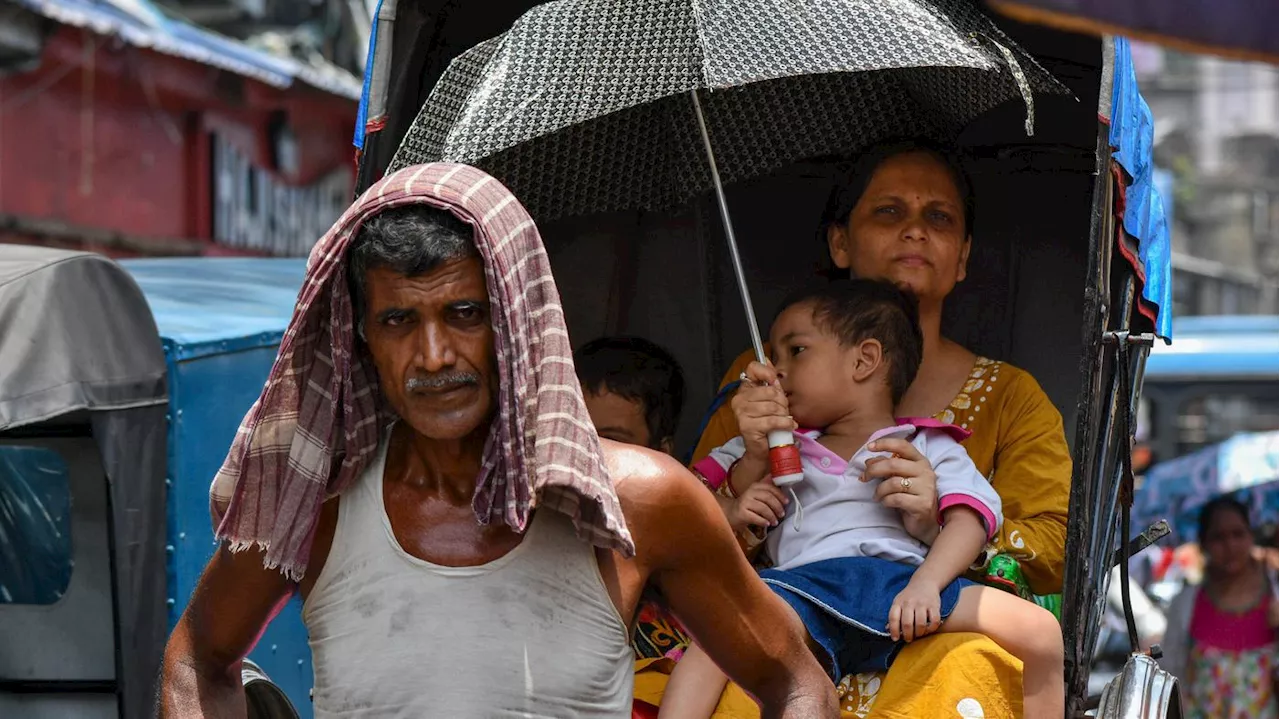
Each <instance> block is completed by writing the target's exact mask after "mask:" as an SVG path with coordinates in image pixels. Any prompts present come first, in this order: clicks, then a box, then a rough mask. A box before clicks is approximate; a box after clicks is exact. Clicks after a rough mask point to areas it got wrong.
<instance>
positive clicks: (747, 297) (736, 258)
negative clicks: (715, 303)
mask: <svg viewBox="0 0 1280 719" xmlns="http://www.w3.org/2000/svg"><path fill="white" fill-rule="evenodd" d="M689 95H690V96H691V97H692V98H693V112H694V114H695V115H697V117H698V130H699V131H701V133H702V147H703V149H705V150H706V151H707V164H708V165H710V166H711V181H712V183H713V184H714V185H715V188H716V201H717V202H718V203H719V205H720V220H721V221H722V222H723V223H724V235H725V239H727V240H728V241H729V257H730V259H731V260H732V264H733V274H734V276H736V277H737V278H738V291H739V292H741V293H742V308H743V309H744V310H746V312H747V329H748V330H749V331H750V332H751V346H752V347H753V348H754V349H755V351H756V361H757V362H759V363H761V364H764V362H765V356H764V343H763V342H761V341H760V327H759V325H757V324H756V311H755V308H754V307H752V305H751V292H749V291H748V290H747V276H746V273H744V272H743V271H742V256H741V255H739V254H738V240H737V238H735V237H734V235H733V220H732V219H730V217H729V202H728V201H727V200H726V199H725V196H724V185H722V184H721V183H720V170H719V169H718V168H717V167H716V154H715V152H714V151H712V149H711V136H710V135H708V134H707V120H706V118H705V117H703V116H702V103H701V102H700V101H699V100H698V91H697V90H690V91H689Z"/></svg>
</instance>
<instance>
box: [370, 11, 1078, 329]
mask: <svg viewBox="0 0 1280 719" xmlns="http://www.w3.org/2000/svg"><path fill="white" fill-rule="evenodd" d="M1046 92H1047V93H1066V92H1067V91H1066V89H1065V88H1064V87H1063V86H1062V85H1061V84H1060V83H1058V82H1057V81H1056V80H1055V79H1054V78H1053V77H1052V76H1051V75H1050V74H1049V73H1048V72H1047V71H1045V70H1044V69H1043V68H1042V67H1040V66H1039V65H1038V64H1037V63H1036V62H1035V61H1034V60H1033V59H1032V58H1031V57H1030V56H1029V55H1027V54H1026V53H1025V52H1024V51H1022V50H1021V49H1020V48H1018V47H1017V46H1016V45H1015V44H1014V43H1013V41H1012V40H1010V39H1009V38H1008V37H1007V36H1005V35H1004V34H1003V33H1002V32H1001V31H1000V30H999V29H997V28H996V27H995V25H993V24H992V23H991V22H990V21H989V20H988V19H987V18H986V17H985V16H984V15H983V14H982V13H981V11H980V10H979V9H977V8H976V7H975V6H974V4H973V3H972V2H969V1H967V0H603V1H602V0H559V1H558V2H551V3H547V4H545V5H540V6H538V7H535V8H533V9H532V10H530V11H528V12H527V13H525V14H524V15H523V16H522V17H521V18H520V19H519V20H517V21H516V23H515V24H514V25H513V26H512V27H511V29H510V30H509V31H507V32H506V33H504V34H502V35H499V36H498V37H495V38H493V39H491V40H488V41H486V42H483V43H481V44H479V45H477V46H475V47H473V48H472V49H471V50H469V51H467V52H466V53H464V54H462V55H460V56H458V57H457V58H456V59H455V60H454V61H453V62H452V63H451V64H450V66H449V68H448V70H446V71H445V73H444V74H443V76H442V77H441V78H440V80H439V82H438V83H437V84H436V86H435V88H434V90H433V91H432V93H431V95H430V97H429V98H428V100H427V102H426V103H425V105H424V106H423V108H422V111H421V112H420V113H419V115H418V117H417V119H416V120H415V121H414V123H413V125H412V127H411V128H410V129H409V131H408V134H407V135H406V137H405V139H404V141H403V142H402V144H401V146H400V148H399V150H398V152H397V154H396V156H395V158H394V159H393V160H392V163H391V168H390V169H391V170H392V171H394V170H396V169H398V168H401V167H405V166H408V165H412V164H417V163H421V162H433V161H453V162H465V163H468V164H472V165H476V166H479V167H481V168H483V169H485V170H486V171H488V172H490V173H491V174H493V175H494V176H495V177H497V178H498V179H500V180H501V181H502V182H503V183H504V184H506V185H507V186H508V187H510V188H511V189H512V191H513V192H514V193H515V194H516V196H518V197H520V199H521V201H522V202H523V203H524V204H525V205H526V207H528V209H529V210H530V212H531V213H532V214H533V216H534V217H535V218H537V219H538V220H549V219H552V218H556V217H563V216H570V215H581V214H587V213H591V212H600V211H610V210H619V209H627V208H649V209H653V208H661V207H669V206H672V205H677V204H679V203H681V202H684V201H686V200H688V199H689V198H691V197H693V196H696V195H698V194H701V193H703V192H705V191H707V190H709V189H713V188H714V189H715V190H716V191H717V196H718V198H719V199H720V203H721V211H722V215H723V218H724V221H725V229H726V233H727V235H728V239H729V244H730V249H731V255H732V256H733V259H734V266H735V271H736V272H737V273H738V279H739V286H740V288H741V289H742V294H743V300H744V303H745V304H746V305H747V310H748V311H747V316H748V318H749V325H750V328H751V331H752V334H753V337H752V339H753V341H754V343H755V346H756V349H757V354H761V351H760V348H761V343H760V339H759V331H758V329H757V328H756V327H755V320H754V313H753V312H751V311H750V296H749V294H748V292H747V290H746V283H745V278H744V277H743V276H742V270H741V263H740V262H739V261H738V258H737V247H736V243H735V242H734V240H733V230H732V223H731V222H730V216H729V211H728V207H727V206H726V205H725V203H724V199H723V191H722V182H724V183H727V182H733V181H735V180H742V179H746V178H750V177H755V176H759V175H763V174H767V173H769V172H772V171H774V170H776V169H778V168H781V167H784V166H786V165H789V164H791V163H794V162H796V161H797V160H801V159H806V158H812V157H821V156H827V155H839V154H845V153H852V152H856V151H857V150H858V149H860V148H862V147H865V146H866V145H868V144H869V143H873V142H876V141H878V140H882V139H886V138H889V137H898V136H926V137H935V138H939V139H948V138H952V137H955V136H956V135H957V134H958V133H959V131H960V130H961V129H962V128H964V126H965V125H966V124H968V123H969V122H970V121H971V120H973V119H974V118H975V117H977V116H978V115H980V114H982V113H983V112H986V111H987V110H990V109H992V108H994V107H995V106H997V105H999V104H1001V103H1003V102H1005V101H1008V100H1019V99H1020V100H1021V101H1022V102H1023V103H1025V106H1026V112H1027V120H1026V129H1027V132H1028V134H1030V133H1031V131H1032V128H1033V124H1034V105H1033V95H1034V94H1035V93H1046Z"/></svg>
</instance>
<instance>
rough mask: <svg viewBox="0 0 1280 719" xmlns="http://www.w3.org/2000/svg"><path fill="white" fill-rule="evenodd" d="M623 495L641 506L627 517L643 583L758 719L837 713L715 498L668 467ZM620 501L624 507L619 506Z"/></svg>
mask: <svg viewBox="0 0 1280 719" xmlns="http://www.w3.org/2000/svg"><path fill="white" fill-rule="evenodd" d="M658 471H659V473H660V474H661V476H659V477H656V478H651V479H650V481H646V482H641V483H637V484H638V485H639V486H636V487H634V488H633V490H632V491H635V490H641V489H643V491H644V492H645V493H646V494H648V495H649V496H648V497H647V500H648V501H639V502H636V503H634V504H633V505H632V507H633V508H634V509H635V510H636V511H633V512H630V513H629V514H628V516H627V522H628V524H631V525H632V526H633V532H635V533H636V536H639V537H642V538H643V539H642V541H643V542H644V543H645V548H644V550H643V551H644V554H645V556H646V560H647V563H648V564H649V566H650V567H652V574H651V580H652V581H653V582H655V583H656V584H657V585H658V587H659V588H660V589H661V590H662V594H663V596H664V597H666V599H667V601H668V602H669V603H670V605H671V609H672V611H673V612H674V613H675V615H676V616H677V617H678V618H679V619H680V621H681V622H682V623H683V624H684V626H685V627H686V628H688V629H689V631H690V632H692V633H693V635H694V636H695V637H697V639H698V643H699V644H700V645H702V648H703V649H704V650H706V652H707V654H708V655H709V656H710V657H711V658H712V659H714V660H715V662H716V664H718V665H719V666H720V668H721V669H722V670H724V672H725V673H726V674H727V675H729V677H730V678H731V679H733V680H734V681H735V682H737V683H738V684H739V685H740V686H742V687H743V688H744V689H746V690H747V691H748V692H750V693H751V694H752V695H753V696H754V697H756V699H757V700H759V701H760V703H761V708H762V710H763V716H765V717H804V718H805V719H811V718H813V717H834V716H838V712H839V710H838V706H837V703H836V692H835V688H834V687H833V686H832V683H831V680H830V679H829V678H828V677H827V675H826V673H825V672H824V671H823V670H822V667H821V666H820V665H819V664H818V661H817V660H816V659H815V658H814V657H813V654H812V653H811V652H810V651H809V649H808V647H807V646H806V642H805V635H804V628H803V627H802V626H801V625H800V623H799V622H798V621H796V619H795V616H794V614H793V613H792V612H791V611H790V609H789V608H788V607H787V605H786V603H785V602H783V601H782V599H780V598H779V597H778V596H776V595H775V594H774V593H773V592H772V591H770V590H769V588H768V587H766V586H765V584H764V582H762V581H760V578H759V577H757V576H756V573H755V571H753V570H752V568H751V565H750V564H748V563H747V560H746V558H745V557H744V556H743V554H742V551H741V550H740V549H739V548H738V544H737V542H736V541H735V540H734V537H733V533H732V531H730V529H729V525H728V523H727V522H726V521H725V518H724V515H723V514H722V513H721V512H720V509H719V507H718V506H717V505H716V502H715V500H714V499H713V498H712V497H711V495H710V493H709V492H707V491H706V489H705V488H703V487H702V486H701V485H700V484H698V482H697V480H696V479H694V478H693V476H692V475H691V474H689V472H688V471H687V470H685V469H684V468H683V467H680V466H679V465H678V464H676V463H675V462H669V461H667V462H662V463H661V464H660V465H659V470H658ZM629 504H630V503H629Z"/></svg>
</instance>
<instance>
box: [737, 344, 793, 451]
mask: <svg viewBox="0 0 1280 719" xmlns="http://www.w3.org/2000/svg"><path fill="white" fill-rule="evenodd" d="M743 374H744V375H746V377H745V378H744V379H743V381H742V384H741V385H739V387H738V391H737V392H735V393H734V394H733V400H731V401H730V403H729V406H730V407H731V408H732V409H733V416H734V417H735V418H736V419H737V420H738V433H739V434H741V435H742V441H743V442H744V443H745V444H746V458H747V459H750V460H753V461H755V462H768V461H769V433H770V432H773V431H776V430H783V431H786V432H791V431H794V430H795V429H796V423H795V420H793V419H791V411H790V409H789V408H788V407H787V395H786V393H784V392H783V391H782V386H781V385H780V384H778V373H777V372H776V371H774V369H773V367H770V366H769V365H765V364H760V363H759V362H752V363H751V364H749V365H747V371H746V372H744V373H743Z"/></svg>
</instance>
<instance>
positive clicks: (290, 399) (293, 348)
mask: <svg viewBox="0 0 1280 719" xmlns="http://www.w3.org/2000/svg"><path fill="white" fill-rule="evenodd" d="M412 203H423V204H427V205H431V206H433V207H438V208H442V209H447V210H449V211H450V212H452V213H453V214H454V215H456V216H457V217H459V218H460V219H462V220H463V221H465V222H467V223H468V224H470V225H472V226H473V227H474V228H475V229H476V245H477V246H478V248H479V250H480V255H481V258H482V259H483V261H484V266H485V276H486V282H487V285H488V289H489V300H490V303H491V305H492V309H493V312H492V317H493V330H494V347H495V350H496V354H497V367H498V376H499V383H500V388H499V396H498V400H499V405H498V412H497V415H496V416H495V418H494V420H493V426H492V428H491V429H490V433H489V439H488V442H487V443H486V444H485V450H484V460H483V463H482V469H481V472H480V476H479V478H478V479H477V483H476V490H475V497H474V501H473V505H474V509H475V513H476V519H477V520H478V521H479V522H481V523H485V524H487V523H488V522H490V521H493V520H495V519H499V520H501V521H505V522H506V523H507V525H508V526H510V527H511V528H512V529H514V530H516V531H524V529H525V527H526V526H527V524H528V521H529V512H530V510H531V509H533V508H534V507H535V506H542V507H546V508H549V509H553V510H556V511H560V512H563V513H565V514H567V515H568V516H569V517H571V518H572V519H573V521H574V525H575V527H576V528H577V531H578V534H579V536H580V537H581V538H582V539H583V540H585V541H587V542H590V543H591V544H594V545H596V546H600V547H606V548H611V549H616V550H618V551H620V552H622V553H623V554H624V555H626V556H632V555H633V554H634V551H635V547H634V545H633V543H632V541H631V535H630V533H629V532H628V531H627V528H626V524H625V521H624V520H623V516H622V511H621V508H620V507H619V504H618V499H617V496H616V495H615V494H614V491H613V485H612V483H611V481H610V479H609V475H608V473H607V471H606V469H605V466H604V462H603V458H602V454H601V450H600V443H599V440H598V438H597V437H596V434H595V430H594V429H593V428H592V425H591V421H590V418H589V416H588V414H587V410H586V405H585V404H584V402H583V400H582V390H581V388H580V387H579V385H578V380H577V376H576V374H575V372H574V368H573V361H572V349H571V347H570V344H569V335H568V331H567V330H566V329H565V321H564V313H563V312H562V310H561V307H560V295H559V292H558V290H557V289H556V285H555V281H554V279H553V278H552V275H551V266H550V263H549V262H548V260H547V254H546V250H545V249H544V248H543V245H542V238H541V236H540V235H539V234H538V229H537V227H536V226H535V225H534V223H533V220H532V218H530V217H529V214H528V213H527V212H526V211H525V209H524V207H523V206H522V205H521V204H520V202H519V201H518V200H516V198H515V196H513V195H512V194H511V192H510V191H509V190H507V188H506V187H503V185H502V184H501V183H500V182H498V181H497V180H495V179H494V178H492V177H490V176H489V175H487V174H485V173H484V172H482V171H480V170H477V169H475V168H473V167H468V166H466V165H455V164H446V163H435V164H430V165H417V166H414V167H407V168H405V169H403V170H400V171H399V172H396V173H395V174H392V175H389V176H388V177H386V178H385V179H383V180H382V181H381V182H379V183H378V184H376V185H374V186H373V187H371V188H369V190H368V191H367V192H365V193H364V195H363V196H362V197H361V198H360V199H359V200H357V201H356V202H355V203H354V204H353V205H352V206H351V207H350V208H348V209H347V211H346V212H345V213H343V215H342V217H340V218H339V219H338V221H337V222H336V223H335V224H334V226H333V228H332V229H330V230H329V232H328V233H327V234H326V235H325V236H324V237H323V238H321V240H320V241H319V242H318V243H317V244H316V246H315V248H314V249H312V251H311V257H310V259H309V260H308V261H307V279H306V282H305V283H304V284H303V287H302V290H301V292H300V293H299V295H298V304H297V306H296V307H295V308H294V312H293V319H292V320H291V321H290V322H289V328H288V330H287V331H286V332H285V335H284V339H283V341H282V342H281V343H280V352H279V354H278V355H277V356H276V361H275V364H274V366H273V367H272V368H271V375H270V377H269V378H268V379H267V382H266V386H265V387H264V388H263V390H262V395H261V396H260V397H259V398H258V401H257V402H255V403H254V405H253V407H251V408H250V409H249V413H248V414H247V415H246V416H245V419H244V421H243V423H242V424H241V425H240V429H239V431H238V432H237V434H236V438H235V440H234V441H233V442H232V445H231V450H230V451H229V452H228V454H227V458H226V460H225V462H224V463H223V465H222V469H221V470H219V472H218V474H217V476H216V477H215V478H214V480H213V485H212V486H211V488H210V504H211V508H212V512H213V517H214V525H215V526H216V528H217V531H216V535H217V538H218V539H219V540H220V541H226V542H228V543H229V545H230V547H231V550H232V551H239V550H242V549H245V548H247V547H260V548H262V549H264V550H265V551H266V557H265V563H266V566H267V567H269V568H279V569H280V570H281V571H283V572H284V573H285V574H286V575H288V576H289V577H290V578H292V579H294V580H297V579H300V578H301V577H302V575H303V574H304V572H305V571H306V564H307V560H308V557H309V552H310V547H311V540H312V534H313V532H314V530H315V525H316V518H317V517H318V516H319V512H320V505H321V504H322V503H323V502H324V500H325V498H326V497H331V496H334V495H337V494H340V493H341V492H342V491H343V489H345V488H346V487H348V486H350V485H351V483H352V482H353V481H354V480H355V479H356V478H357V477H358V476H359V475H360V473H361V471H363V470H364V468H365V467H366V466H367V465H368V463H369V462H370V461H371V459H372V458H373V456H374V453H375V451H376V450H377V445H378V440H379V437H380V436H381V430H382V429H383V428H384V427H385V426H386V424H387V423H388V422H389V421H390V419H391V416H390V415H389V413H388V411H387V409H386V408H385V406H384V403H383V402H382V399H381V394H380V392H379V389H378V378H377V375H376V373H375V371H374V368H373V364H372V362H371V361H370V360H369V359H368V358H367V357H365V356H363V355H362V354H361V353H359V352H356V351H354V322H353V317H352V304H351V297H350V294H349V292H348V290H347V283H346V267H345V257H346V251H347V249H348V247H349V245H350V243H351V241H352V239H353V238H354V237H355V235H356V231H357V230H358V229H359V227H360V226H361V224H362V223H363V222H364V221H365V220H366V219H367V218H368V217H370V216H371V215H374V214H376V213H378V212H381V211H382V210H385V209H388V208H391V207H397V206H401V205H407V204H412Z"/></svg>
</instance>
